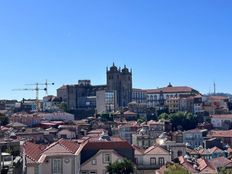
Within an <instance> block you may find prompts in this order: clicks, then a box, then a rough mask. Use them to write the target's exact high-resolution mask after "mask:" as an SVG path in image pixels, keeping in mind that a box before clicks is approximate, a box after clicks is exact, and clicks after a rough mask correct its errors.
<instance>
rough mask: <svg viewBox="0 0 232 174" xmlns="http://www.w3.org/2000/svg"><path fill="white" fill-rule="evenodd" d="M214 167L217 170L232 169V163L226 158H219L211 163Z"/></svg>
mask: <svg viewBox="0 0 232 174" xmlns="http://www.w3.org/2000/svg"><path fill="white" fill-rule="evenodd" d="M209 162H210V164H211V165H212V166H214V167H215V168H219V167H232V161H231V160H229V159H227V158H225V157H219V158H215V159H212V160H210V161H209Z"/></svg>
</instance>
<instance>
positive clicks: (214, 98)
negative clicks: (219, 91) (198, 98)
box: [209, 96, 228, 100]
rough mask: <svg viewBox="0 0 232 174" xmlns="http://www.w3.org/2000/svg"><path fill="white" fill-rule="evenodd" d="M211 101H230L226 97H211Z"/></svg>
mask: <svg viewBox="0 0 232 174" xmlns="http://www.w3.org/2000/svg"><path fill="white" fill-rule="evenodd" d="M209 99H212V100H226V99H228V97H225V96H209Z"/></svg>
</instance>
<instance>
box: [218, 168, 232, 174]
mask: <svg viewBox="0 0 232 174" xmlns="http://www.w3.org/2000/svg"><path fill="white" fill-rule="evenodd" d="M218 173H219V174H232V169H226V168H225V167H222V168H221V169H219V171H218Z"/></svg>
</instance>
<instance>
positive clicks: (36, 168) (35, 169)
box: [34, 166, 39, 174]
mask: <svg viewBox="0 0 232 174" xmlns="http://www.w3.org/2000/svg"><path fill="white" fill-rule="evenodd" d="M34 174H39V166H35V167H34Z"/></svg>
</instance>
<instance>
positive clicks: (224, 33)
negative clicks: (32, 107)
mask: <svg viewBox="0 0 232 174" xmlns="http://www.w3.org/2000/svg"><path fill="white" fill-rule="evenodd" d="M0 62H1V63H0V65H1V67H0V74H1V83H0V99H3V98H7V99H11V98H16V99H21V98H22V97H25V98H34V97H35V93H34V92H15V91H12V90H11V89H14V88H25V87H27V86H24V84H27V83H35V82H43V81H45V79H48V80H49V81H51V82H55V83H56V85H55V86H54V87H51V88H50V94H56V88H58V87H60V86H61V85H62V84H73V83H76V82H77V81H78V79H91V80H92V83H93V84H105V83H106V77H105V70H106V66H109V65H111V64H112V62H115V64H116V65H119V66H123V65H124V64H126V65H128V67H130V68H132V69H133V86H134V87H137V88H156V87H163V86H166V85H167V84H168V83H169V82H172V83H173V85H187V86H191V87H194V88H196V89H198V90H199V91H200V92H202V93H208V92H209V91H210V90H211V92H212V91H213V82H214V81H215V82H216V84H217V90H218V91H223V92H230V93H232V80H231V74H232V68H231V65H232V1H231V0H65V1H64V0H40V1H32V0H18V1H13V0H6V1H1V2H0ZM32 87H33V86H32ZM43 94H44V92H41V96H42V95H43Z"/></svg>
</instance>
